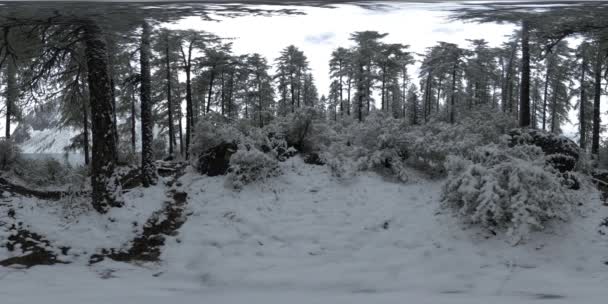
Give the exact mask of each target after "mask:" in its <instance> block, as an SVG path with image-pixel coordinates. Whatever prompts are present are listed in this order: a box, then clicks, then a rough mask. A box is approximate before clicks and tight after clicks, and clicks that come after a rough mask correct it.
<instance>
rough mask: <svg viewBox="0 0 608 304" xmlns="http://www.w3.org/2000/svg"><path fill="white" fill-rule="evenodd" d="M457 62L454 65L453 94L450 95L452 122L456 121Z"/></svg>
mask: <svg viewBox="0 0 608 304" xmlns="http://www.w3.org/2000/svg"><path fill="white" fill-rule="evenodd" d="M456 66H457V65H456V64H454V66H453V67H452V94H451V96H450V123H451V124H453V123H454V110H455V109H454V106H455V104H454V99H455V98H456Z"/></svg>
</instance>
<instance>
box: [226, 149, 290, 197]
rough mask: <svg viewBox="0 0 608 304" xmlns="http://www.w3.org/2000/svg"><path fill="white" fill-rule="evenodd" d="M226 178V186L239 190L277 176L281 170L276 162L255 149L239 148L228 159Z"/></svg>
mask: <svg viewBox="0 0 608 304" xmlns="http://www.w3.org/2000/svg"><path fill="white" fill-rule="evenodd" d="M228 172H229V173H228V175H227V176H226V185H227V186H228V187H231V188H233V189H237V190H239V189H241V188H243V186H245V185H247V184H251V183H253V182H257V181H263V180H265V179H267V178H270V177H274V176H279V175H280V174H281V169H280V167H279V163H278V161H277V160H276V159H275V158H273V157H271V156H269V155H267V154H264V153H263V152H261V151H259V150H257V149H247V148H246V147H242V146H241V147H239V149H238V151H237V152H236V153H234V154H233V155H232V156H231V157H230V168H229V169H228Z"/></svg>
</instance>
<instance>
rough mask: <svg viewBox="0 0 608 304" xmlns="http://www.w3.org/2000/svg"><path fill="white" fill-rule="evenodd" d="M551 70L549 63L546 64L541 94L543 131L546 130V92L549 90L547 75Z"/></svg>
mask: <svg viewBox="0 0 608 304" xmlns="http://www.w3.org/2000/svg"><path fill="white" fill-rule="evenodd" d="M550 72H551V65H550V64H547V72H546V74H545V92H544V96H543V131H546V130H547V129H546V122H547V92H548V91H549V75H550Z"/></svg>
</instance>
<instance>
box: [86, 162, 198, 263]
mask: <svg viewBox="0 0 608 304" xmlns="http://www.w3.org/2000/svg"><path fill="white" fill-rule="evenodd" d="M185 167H186V165H185V164H183V163H163V164H162V165H161V166H159V167H158V172H159V175H161V176H165V177H167V176H171V179H169V180H168V181H166V182H165V186H166V187H167V190H166V191H165V195H166V199H167V200H166V201H165V202H164V206H163V208H162V209H161V210H159V211H157V212H155V213H154V214H153V215H152V216H151V217H150V218H149V219H148V221H147V222H146V224H145V225H144V227H143V232H142V233H141V234H140V235H139V236H137V237H135V238H134V239H133V240H132V241H131V242H129V243H128V244H125V246H123V248H119V249H116V248H110V249H102V250H101V252H100V253H96V254H93V255H92V256H91V258H90V259H89V263H90V264H95V263H98V262H101V261H103V260H104V259H105V258H106V257H107V258H110V259H112V260H115V261H121V262H130V261H158V260H159V258H160V254H161V249H162V246H164V244H165V238H166V237H167V236H174V235H176V234H177V230H178V229H179V228H180V227H181V226H182V225H183V224H184V222H185V221H186V217H185V216H184V209H185V207H186V205H187V197H188V194H187V193H186V192H184V191H183V190H182V189H181V186H182V185H181V184H180V183H179V182H178V180H179V178H180V177H181V176H182V175H183V174H184V169H185Z"/></svg>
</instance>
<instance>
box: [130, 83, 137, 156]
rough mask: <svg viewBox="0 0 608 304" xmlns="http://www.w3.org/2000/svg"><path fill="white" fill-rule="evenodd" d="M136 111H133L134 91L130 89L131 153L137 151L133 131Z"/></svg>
mask: <svg viewBox="0 0 608 304" xmlns="http://www.w3.org/2000/svg"><path fill="white" fill-rule="evenodd" d="M136 115H137V113H136V109H135V90H133V89H131V149H132V150H133V153H135V151H136V150H137V144H136V141H137V137H136V134H135V133H136V131H135V122H136Z"/></svg>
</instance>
